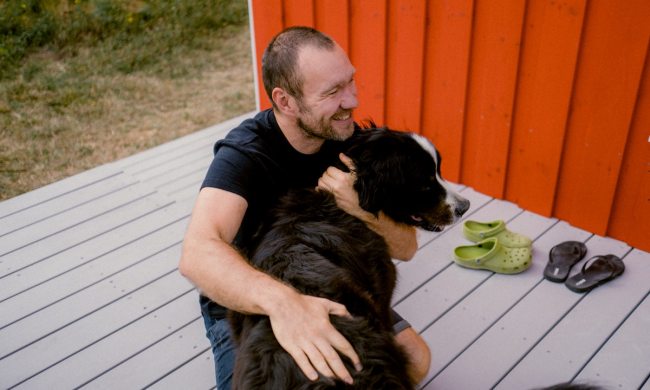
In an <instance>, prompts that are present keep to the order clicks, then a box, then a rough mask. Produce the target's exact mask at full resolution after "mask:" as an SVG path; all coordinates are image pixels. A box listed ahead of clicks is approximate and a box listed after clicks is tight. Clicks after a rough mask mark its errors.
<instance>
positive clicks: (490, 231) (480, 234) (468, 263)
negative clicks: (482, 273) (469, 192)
mask: <svg viewBox="0 0 650 390" xmlns="http://www.w3.org/2000/svg"><path fill="white" fill-rule="evenodd" d="M463 235H464V236H465V237H466V238H467V239H468V240H470V241H473V242H475V243H476V244H475V245H464V246H459V247H457V248H456V249H454V261H455V262H456V264H458V265H460V266H462V267H466V268H472V269H484V270H488V271H492V272H496V273H500V274H516V273H519V272H523V271H525V270H527V269H528V268H529V267H530V265H531V264H532V241H531V239H530V238H528V237H526V236H523V235H521V234H517V233H514V232H512V231H510V230H508V229H507V228H506V223H505V222H504V221H502V220H497V221H492V222H478V221H471V220H470V221H465V222H464V223H463Z"/></svg>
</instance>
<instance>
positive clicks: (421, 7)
mask: <svg viewBox="0 0 650 390" xmlns="http://www.w3.org/2000/svg"><path fill="white" fill-rule="evenodd" d="M425 22H426V1H424V0H418V1H415V0H411V1H406V0H392V1H389V2H388V50H387V55H388V59H387V68H386V123H387V124H389V125H390V126H392V127H394V128H398V129H404V130H411V131H414V132H419V131H420V117H421V109H422V76H423V75H422V70H423V64H424V30H425Z"/></svg>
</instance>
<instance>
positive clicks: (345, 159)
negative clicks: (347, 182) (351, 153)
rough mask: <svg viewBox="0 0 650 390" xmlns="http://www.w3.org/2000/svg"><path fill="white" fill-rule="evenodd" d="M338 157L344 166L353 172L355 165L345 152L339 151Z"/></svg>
mask: <svg viewBox="0 0 650 390" xmlns="http://www.w3.org/2000/svg"><path fill="white" fill-rule="evenodd" d="M339 159H340V160H341V162H342V163H343V164H345V166H346V167H348V169H349V170H350V172H354V171H355V170H356V169H357V167H356V166H355V165H354V161H352V159H351V158H350V157H348V156H346V155H345V154H343V153H339Z"/></svg>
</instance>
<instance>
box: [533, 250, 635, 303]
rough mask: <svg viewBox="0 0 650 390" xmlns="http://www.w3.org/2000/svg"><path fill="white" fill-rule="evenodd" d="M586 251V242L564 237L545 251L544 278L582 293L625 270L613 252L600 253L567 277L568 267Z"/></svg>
mask: <svg viewBox="0 0 650 390" xmlns="http://www.w3.org/2000/svg"><path fill="white" fill-rule="evenodd" d="M586 254H587V246H586V245H585V244H583V243H582V242H579V241H565V242H563V243H560V244H557V245H556V246H554V247H553V248H552V249H551V251H550V252H549V254H548V263H547V264H546V268H544V278H545V279H547V280H550V281H551V282H555V283H564V284H565V285H566V286H567V287H568V288H569V289H570V290H571V291H575V292H578V293H584V292H587V291H590V290H592V289H593V288H595V287H598V286H600V285H601V284H603V283H606V282H608V281H610V280H612V279H614V278H616V277H617V276H619V275H621V274H622V273H623V271H625V264H623V261H622V260H621V259H620V258H618V257H617V256H615V255H611V254H610V255H599V256H594V257H592V258H590V259H589V260H587V261H585V263H584V264H583V266H582V270H580V272H578V273H576V274H574V275H573V276H571V277H569V272H570V271H571V268H572V267H573V266H574V265H575V264H577V263H578V262H579V261H580V260H582V259H583V258H584V257H585V255H586Z"/></svg>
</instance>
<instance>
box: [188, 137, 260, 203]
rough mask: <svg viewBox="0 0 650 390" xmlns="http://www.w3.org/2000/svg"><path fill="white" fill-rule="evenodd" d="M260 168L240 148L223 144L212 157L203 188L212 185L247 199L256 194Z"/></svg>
mask: <svg viewBox="0 0 650 390" xmlns="http://www.w3.org/2000/svg"><path fill="white" fill-rule="evenodd" d="M255 175H259V169H256V166H255V163H254V161H253V160H252V159H250V158H249V157H247V156H246V155H245V154H243V153H242V152H240V151H239V150H237V149H235V148H232V147H229V146H227V145H222V146H221V147H219V149H217V152H216V153H215V155H214V158H213V159H212V163H211V164H210V167H209V168H208V172H207V174H206V176H205V179H204V180H203V184H202V185H201V188H205V187H211V188H218V189H221V190H224V191H228V192H232V193H235V194H237V195H240V196H242V197H243V198H244V199H246V200H247V201H249V203H250V200H251V197H252V196H253V195H254V194H255V191H256V184H255V183H259V182H260V181H259V178H257V179H256V178H255Z"/></svg>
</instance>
